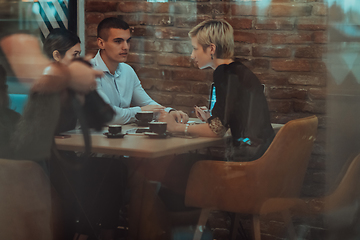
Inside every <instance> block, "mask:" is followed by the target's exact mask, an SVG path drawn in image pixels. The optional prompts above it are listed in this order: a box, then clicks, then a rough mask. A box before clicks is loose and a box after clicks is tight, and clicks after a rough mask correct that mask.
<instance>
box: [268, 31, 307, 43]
mask: <svg viewBox="0 0 360 240" xmlns="http://www.w3.org/2000/svg"><path fill="white" fill-rule="evenodd" d="M311 41H312V35H311V33H308V32H305V33H297V34H283V33H280V34H274V35H272V36H271V43H272V44H301V43H310V42H311Z"/></svg>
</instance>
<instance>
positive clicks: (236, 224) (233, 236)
mask: <svg viewBox="0 0 360 240" xmlns="http://www.w3.org/2000/svg"><path fill="white" fill-rule="evenodd" d="M234 214H235V215H234V220H233V224H232V231H231V240H236V237H237V234H238V229H239V221H240V214H238V213H234Z"/></svg>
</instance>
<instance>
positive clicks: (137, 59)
mask: <svg viewBox="0 0 360 240" xmlns="http://www.w3.org/2000/svg"><path fill="white" fill-rule="evenodd" d="M126 62H129V63H141V64H153V63H154V57H153V56H152V55H149V54H138V53H130V54H129V56H128V58H127V61H126Z"/></svg>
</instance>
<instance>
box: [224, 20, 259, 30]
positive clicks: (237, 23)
mask: <svg viewBox="0 0 360 240" xmlns="http://www.w3.org/2000/svg"><path fill="white" fill-rule="evenodd" d="M224 19H225V20H226V21H227V22H228V23H230V25H231V26H232V27H233V28H234V29H251V28H252V22H253V20H252V19H250V18H239V17H226V18H224Z"/></svg>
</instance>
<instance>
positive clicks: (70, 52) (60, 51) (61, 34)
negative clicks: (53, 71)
mask: <svg viewBox="0 0 360 240" xmlns="http://www.w3.org/2000/svg"><path fill="white" fill-rule="evenodd" d="M80 43H81V42H80V38H79V37H78V36H77V35H76V34H74V33H72V32H70V31H69V30H67V29H64V28H55V29H53V30H52V31H51V32H50V33H49V35H48V36H47V37H46V39H45V41H44V47H43V48H44V52H45V54H46V56H47V57H48V58H50V59H52V60H54V61H57V62H61V63H63V64H65V65H68V64H69V63H70V62H71V61H72V60H73V59H74V58H78V57H80V53H81V48H80Z"/></svg>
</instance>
